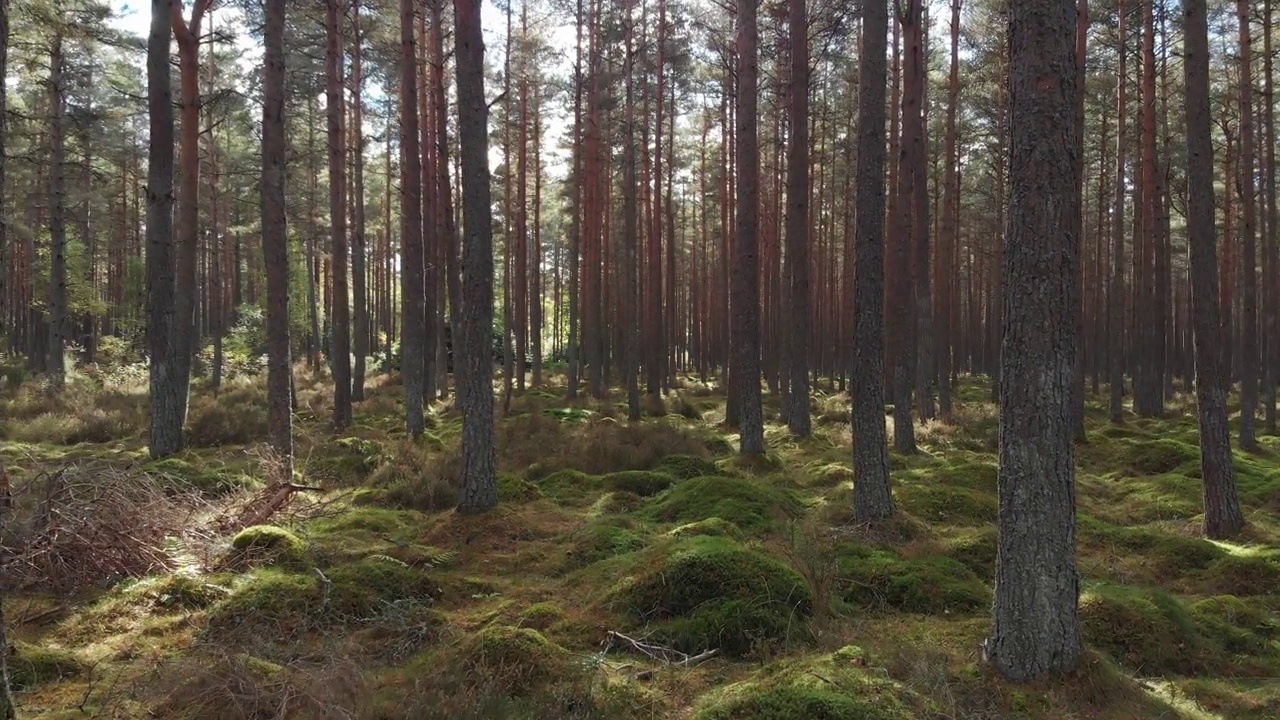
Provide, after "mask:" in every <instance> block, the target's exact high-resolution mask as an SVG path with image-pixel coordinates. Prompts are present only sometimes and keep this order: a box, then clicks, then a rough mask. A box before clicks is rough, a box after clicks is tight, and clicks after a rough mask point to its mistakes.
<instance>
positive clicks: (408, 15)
mask: <svg viewBox="0 0 1280 720" xmlns="http://www.w3.org/2000/svg"><path fill="white" fill-rule="evenodd" d="M414 6H415V3H414V0H400V185H401V190H400V258H401V269H400V322H401V323H402V327H401V331H400V372H401V373H402V374H403V375H404V405H405V427H406V429H407V431H408V433H409V436H410V437H417V436H419V435H421V434H422V433H423V431H424V430H425V429H426V418H425V417H424V415H423V400H422V399H423V394H424V392H425V389H426V367H425V365H424V356H425V355H426V353H427V344H426V343H427V338H426V322H427V309H426V298H425V297H424V295H423V293H424V285H423V282H424V280H423V250H422V248H423V243H422V154H421V152H419V143H418V54H417V51H416V49H415V44H416V42H417V37H416V33H415V32H414V22H413V21H414Z"/></svg>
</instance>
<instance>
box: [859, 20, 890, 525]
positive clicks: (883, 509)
mask: <svg viewBox="0 0 1280 720" xmlns="http://www.w3.org/2000/svg"><path fill="white" fill-rule="evenodd" d="M888 25H889V9H888V2H887V0H868V2H866V3H865V4H864V5H863V16H862V39H861V42H860V47H859V50H858V57H859V58H860V62H859V64H858V141H857V142H858V163H857V199H856V204H857V213H856V222H857V230H856V231H855V232H856V239H855V250H856V259H855V262H854V285H853V293H852V298H853V305H854V306H853V308H850V310H853V311H855V312H852V313H851V314H852V316H853V322H854V327H853V373H852V377H853V383H852V388H853V474H854V489H853V508H854V515H855V516H856V517H857V519H858V521H859V522H867V521H869V520H876V519H880V518H887V517H890V516H891V515H893V514H894V511H895V508H894V503H893V495H892V493H891V492H890V488H889V446H888V439H887V437H886V436H885V423H884V215H885V212H884V211H885V180H884V165H885V116H884V105H885V102H884V101H885V97H884V94H885V75H886V74H887V67H886V61H885V51H886V47H885V46H886V44H887V43H886V40H885V37H886V35H887V34H888V31H889V28H888Z"/></svg>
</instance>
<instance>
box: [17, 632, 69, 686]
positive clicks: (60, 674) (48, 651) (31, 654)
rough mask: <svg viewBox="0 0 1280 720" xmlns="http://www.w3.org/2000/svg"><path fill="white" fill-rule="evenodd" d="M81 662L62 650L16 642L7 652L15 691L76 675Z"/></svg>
mask: <svg viewBox="0 0 1280 720" xmlns="http://www.w3.org/2000/svg"><path fill="white" fill-rule="evenodd" d="M85 670H86V666H85V664H84V663H83V662H82V661H81V660H80V659H79V658H77V657H76V656H75V655H73V654H71V653H69V652H67V651H66V650H56V649H53V648H47V647H37V646H35V645H28V644H26V643H21V642H20V643H16V644H15V645H14V646H13V650H12V654H11V655H10V656H9V683H10V686H11V687H12V688H13V689H14V690H15V691H17V692H22V691H23V690H30V689H32V688H35V687H39V686H40V685H44V684H46V683H51V682H57V681H59V680H65V679H67V678H73V677H79V676H80V675H82V674H84V672H85Z"/></svg>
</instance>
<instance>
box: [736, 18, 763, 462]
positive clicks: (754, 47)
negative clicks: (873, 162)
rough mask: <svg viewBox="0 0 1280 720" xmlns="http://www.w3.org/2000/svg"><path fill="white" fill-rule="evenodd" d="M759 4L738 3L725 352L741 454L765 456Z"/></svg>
mask: <svg viewBox="0 0 1280 720" xmlns="http://www.w3.org/2000/svg"><path fill="white" fill-rule="evenodd" d="M757 2H758V0H738V17H737V22H738V27H737V43H738V44H737V47H738V54H737V89H736V94H735V100H736V107H735V114H736V117H735V137H734V143H735V145H734V152H735V155H736V158H735V164H736V171H737V178H736V186H737V188H736V189H737V200H736V208H735V218H734V219H735V221H736V237H735V238H734V243H733V245H734V255H735V258H734V259H735V262H734V269H733V284H734V293H733V300H732V302H731V303H730V307H731V312H732V313H733V320H734V324H735V326H736V327H735V328H734V332H733V342H732V343H731V345H732V347H731V349H730V352H731V355H732V358H731V361H732V363H733V369H732V372H731V373H730V374H731V376H732V382H734V383H736V385H737V388H738V398H739V417H738V425H739V432H740V433H741V434H740V438H741V450H742V453H743V454H744V455H763V454H764V410H763V408H762V407H761V398H760V272H759V271H760V256H759V252H760V249H759V245H760V242H759V229H760V223H759V216H760V146H759V138H758V132H757V131H758V126H759V117H758V116H757V110H756V108H757V102H758V99H759V93H760V90H759V87H758V85H757V81H758V78H759V57H758V55H759V53H758V50H759V27H758V26H757V23H756V9H757V8H756V4H757Z"/></svg>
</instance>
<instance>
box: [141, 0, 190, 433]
mask: <svg viewBox="0 0 1280 720" xmlns="http://www.w3.org/2000/svg"><path fill="white" fill-rule="evenodd" d="M173 3H174V0H152V3H151V13H152V14H151V34H150V36H149V37H148V39H147V113H148V117H149V122H150V137H151V142H150V144H149V145H148V150H147V185H146V188H147V253H146V262H147V353H148V355H150V358H149V360H150V391H151V429H150V439H149V442H148V450H149V452H150V454H151V457H152V458H160V457H165V456H168V455H172V454H174V453H176V452H178V450H180V449H181V448H182V406H183V404H184V403H183V402H182V398H181V395H180V394H179V392H178V386H177V382H176V381H175V379H174V373H175V372H177V369H176V366H175V362H174V360H175V357H176V352H177V348H175V347H174V344H173V324H174V303H175V295H176V293H177V286H176V284H175V282H174V276H173V260H174V257H173V256H174V252H173V162H174V157H173V156H174V148H173V139H174V138H173V136H174V128H173V90H172V79H171V77H170V70H169V46H170V41H171V40H172V38H173V30H172V19H171V16H172V6H173Z"/></svg>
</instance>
